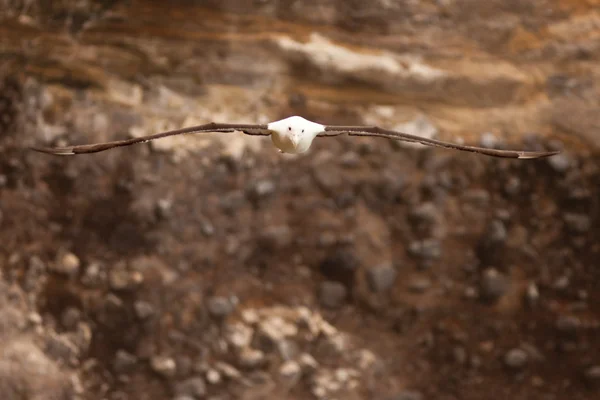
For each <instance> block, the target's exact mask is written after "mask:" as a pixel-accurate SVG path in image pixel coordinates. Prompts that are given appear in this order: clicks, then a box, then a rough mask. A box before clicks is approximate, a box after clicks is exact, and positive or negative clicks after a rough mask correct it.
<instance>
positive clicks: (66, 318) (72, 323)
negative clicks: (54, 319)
mask: <svg viewBox="0 0 600 400" xmlns="http://www.w3.org/2000/svg"><path fill="white" fill-rule="evenodd" d="M60 321H61V323H62V326H63V327H64V328H65V329H67V330H72V329H75V327H76V326H77V323H78V322H79V321H81V311H80V310H79V309H78V308H75V307H68V308H67V309H66V310H65V311H64V312H63V313H62V315H61V317H60Z"/></svg>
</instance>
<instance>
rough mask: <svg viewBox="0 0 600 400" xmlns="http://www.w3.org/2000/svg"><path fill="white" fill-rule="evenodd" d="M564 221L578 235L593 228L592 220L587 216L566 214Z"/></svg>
mask: <svg viewBox="0 0 600 400" xmlns="http://www.w3.org/2000/svg"><path fill="white" fill-rule="evenodd" d="M563 220H564V221H565V224H566V225H567V227H568V228H569V230H571V231H573V232H576V233H586V232H588V231H589V230H590V228H591V226H592V219H591V217H590V216H589V215H587V214H576V213H570V212H568V213H564V215H563Z"/></svg>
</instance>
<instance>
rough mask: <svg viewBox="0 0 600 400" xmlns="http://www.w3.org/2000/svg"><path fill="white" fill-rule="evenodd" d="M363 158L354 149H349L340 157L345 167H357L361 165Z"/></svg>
mask: <svg viewBox="0 0 600 400" xmlns="http://www.w3.org/2000/svg"><path fill="white" fill-rule="evenodd" d="M360 163H361V158H360V156H359V155H358V154H357V153H356V152H354V151H348V152H346V153H344V154H342V156H341V157H340V164H341V165H342V166H343V167H345V168H356V167H358V166H359V165H360Z"/></svg>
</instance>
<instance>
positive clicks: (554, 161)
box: [547, 151, 573, 173]
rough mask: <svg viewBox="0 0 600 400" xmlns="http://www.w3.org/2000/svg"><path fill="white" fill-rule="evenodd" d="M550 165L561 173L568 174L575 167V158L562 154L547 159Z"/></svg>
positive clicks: (565, 153)
mask: <svg viewBox="0 0 600 400" xmlns="http://www.w3.org/2000/svg"><path fill="white" fill-rule="evenodd" d="M547 161H548V164H549V165H550V166H551V167H552V168H553V169H554V170H555V171H556V172H560V173H564V172H566V171H567V170H568V169H569V168H571V166H572V165H573V158H572V157H571V156H570V155H569V154H568V153H567V152H564V151H563V152H562V153H559V154H556V155H554V156H552V157H548V158H547Z"/></svg>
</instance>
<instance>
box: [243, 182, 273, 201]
mask: <svg viewBox="0 0 600 400" xmlns="http://www.w3.org/2000/svg"><path fill="white" fill-rule="evenodd" d="M275 190H276V185H275V182H273V181H272V180H270V179H261V180H259V181H256V182H254V183H253V184H252V185H251V186H250V188H249V193H248V195H249V197H250V198H251V199H252V200H254V201H258V200H262V199H264V198H266V197H268V196H270V195H272V194H273V193H275Z"/></svg>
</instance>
